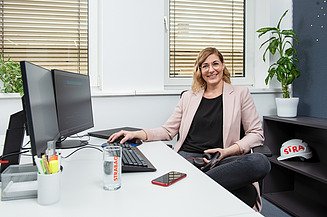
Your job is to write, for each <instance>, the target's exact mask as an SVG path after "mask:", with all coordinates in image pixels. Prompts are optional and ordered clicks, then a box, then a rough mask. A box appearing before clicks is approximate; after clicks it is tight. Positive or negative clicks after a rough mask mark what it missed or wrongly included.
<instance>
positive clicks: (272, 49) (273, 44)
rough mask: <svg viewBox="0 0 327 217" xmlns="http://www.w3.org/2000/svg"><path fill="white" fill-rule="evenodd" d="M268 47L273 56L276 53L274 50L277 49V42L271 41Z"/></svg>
mask: <svg viewBox="0 0 327 217" xmlns="http://www.w3.org/2000/svg"><path fill="white" fill-rule="evenodd" d="M268 47H269V51H270V53H272V54H273V55H274V54H275V53H276V49H277V47H278V40H277V39H274V40H272V41H271V42H270V44H269V46H268Z"/></svg>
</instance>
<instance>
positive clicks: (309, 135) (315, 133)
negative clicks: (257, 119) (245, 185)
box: [262, 116, 327, 217]
mask: <svg viewBox="0 0 327 217" xmlns="http://www.w3.org/2000/svg"><path fill="white" fill-rule="evenodd" d="M263 128H264V135H265V145H267V146H268V147H269V148H270V150H271V152H272V154H273V155H272V157H269V160H270V162H271V172H270V173H269V174H268V175H267V176H266V178H265V179H264V181H263V189H262V196H263V197H264V198H265V199H267V200H269V201H270V202H272V203H273V204H275V205H277V206H279V207H280V208H282V209H283V210H285V211H287V212H288V213H290V214H291V215H294V216H310V217H311V216H327V119H321V118H311V117H296V118H281V117H278V116H264V117H263ZM290 139H302V140H303V141H305V142H306V143H308V145H309V146H310V148H311V149H312V151H313V157H312V158H311V159H310V160H306V161H302V160H300V159H295V158H293V159H288V160H284V161H279V160H277V157H279V156H280V147H281V145H282V144H283V143H284V142H285V141H287V140H290Z"/></svg>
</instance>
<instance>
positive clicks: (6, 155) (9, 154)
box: [0, 150, 29, 159]
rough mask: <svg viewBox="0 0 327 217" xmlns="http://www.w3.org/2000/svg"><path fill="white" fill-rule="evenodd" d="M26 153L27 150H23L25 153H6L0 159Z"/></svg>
mask: <svg viewBox="0 0 327 217" xmlns="http://www.w3.org/2000/svg"><path fill="white" fill-rule="evenodd" d="M26 152H29V150H25V151H20V152H12V153H8V154H5V155H2V156H0V159H4V158H6V157H9V156H12V155H19V154H24V153H26Z"/></svg>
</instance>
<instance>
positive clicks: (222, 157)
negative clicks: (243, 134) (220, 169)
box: [203, 148, 226, 163]
mask: <svg viewBox="0 0 327 217" xmlns="http://www.w3.org/2000/svg"><path fill="white" fill-rule="evenodd" d="M217 152H219V153H220V156H219V158H218V160H219V161H220V160H221V159H224V158H225V155H226V154H225V153H226V152H225V149H223V148H212V149H207V150H205V151H204V153H206V154H211V155H214V154H215V153H217ZM203 160H204V162H206V163H209V162H210V160H207V159H206V158H203Z"/></svg>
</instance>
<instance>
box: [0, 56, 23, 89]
mask: <svg viewBox="0 0 327 217" xmlns="http://www.w3.org/2000/svg"><path fill="white" fill-rule="evenodd" d="M0 80H1V81H2V87H1V90H0V91H1V92H3V93H19V94H20V95H23V93H24V91H23V82H22V74H21V71H20V64H19V63H18V62H15V61H13V60H11V59H10V58H8V59H5V57H4V56H3V55H0Z"/></svg>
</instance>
